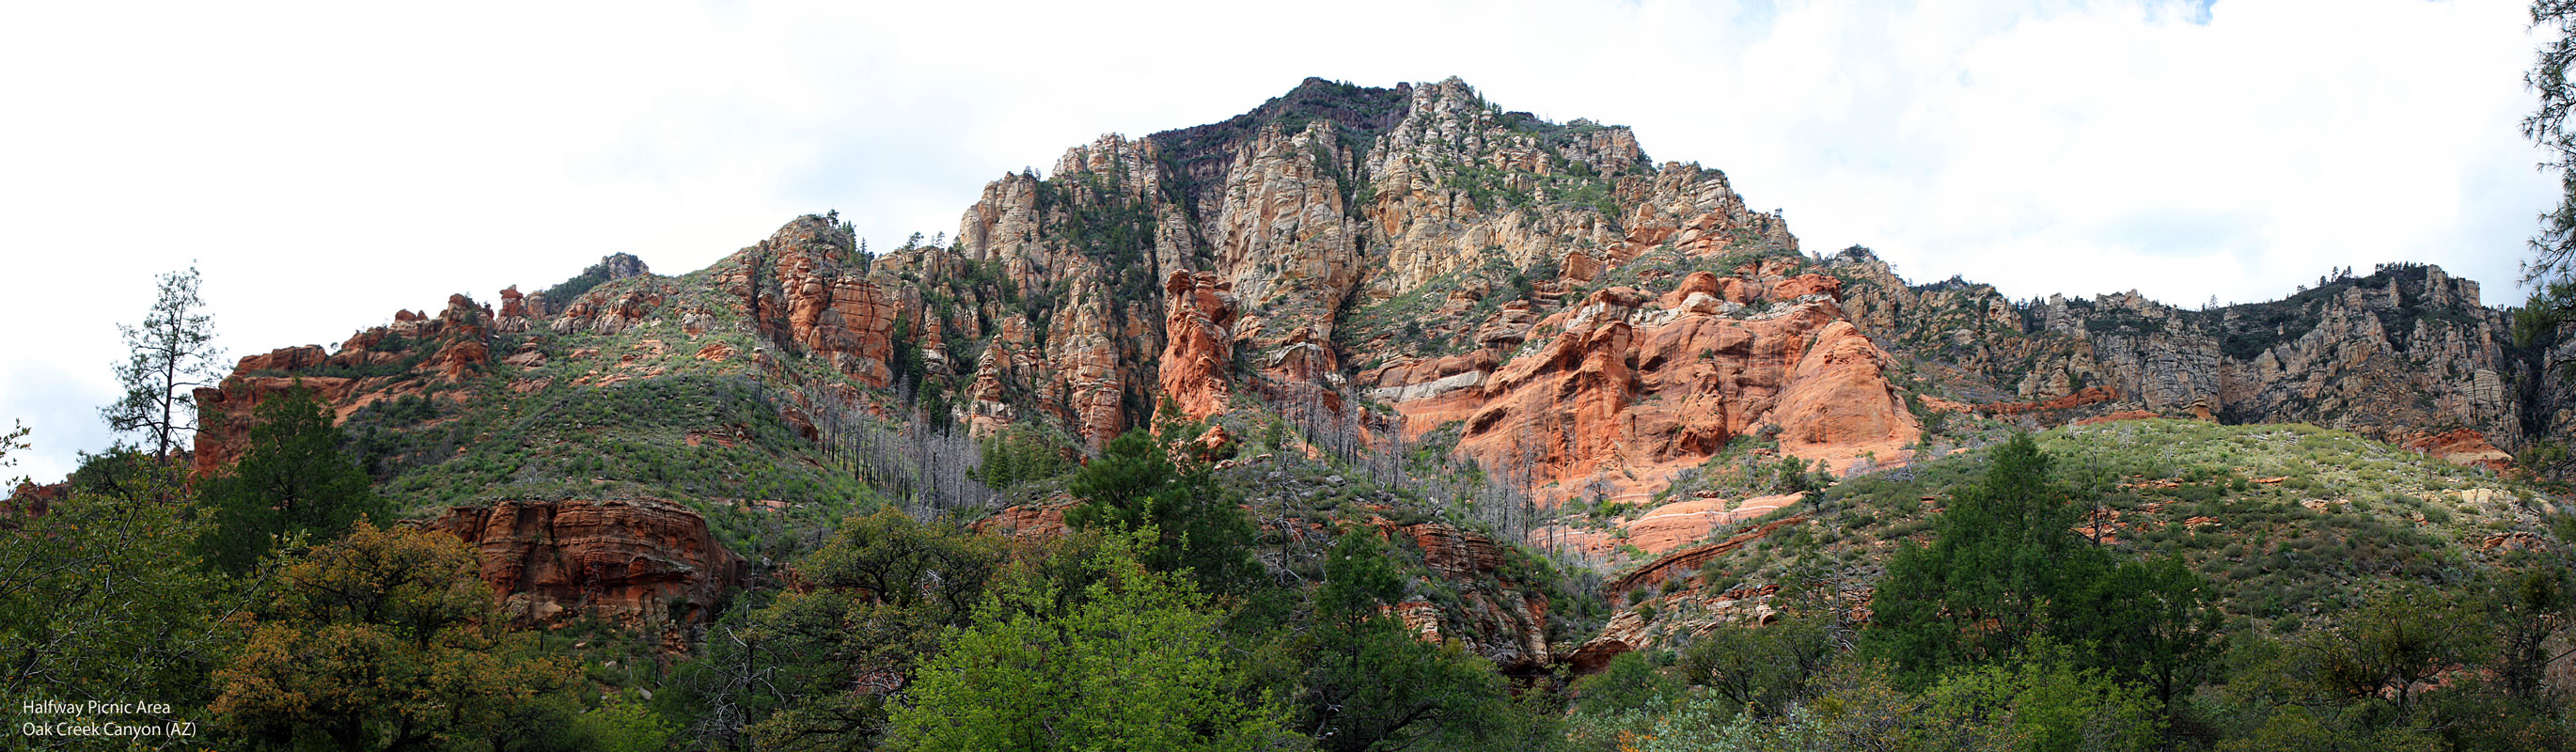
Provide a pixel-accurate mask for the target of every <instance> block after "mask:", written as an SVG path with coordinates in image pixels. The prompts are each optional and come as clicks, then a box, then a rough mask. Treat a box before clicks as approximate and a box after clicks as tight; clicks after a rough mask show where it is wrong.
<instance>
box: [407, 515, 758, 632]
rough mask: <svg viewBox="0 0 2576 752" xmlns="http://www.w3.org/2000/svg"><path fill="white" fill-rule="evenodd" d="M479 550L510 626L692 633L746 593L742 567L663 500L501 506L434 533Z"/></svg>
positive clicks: (439, 523) (450, 518)
mask: <svg viewBox="0 0 2576 752" xmlns="http://www.w3.org/2000/svg"><path fill="white" fill-rule="evenodd" d="M428 527H429V528H430V529H433V530H438V531H440V532H445V533H448V534H450V535H454V536H456V537H458V538H462V539H464V540H465V542H466V543H470V544H473V546H474V548H475V554H476V558H478V559H479V560H481V562H482V566H483V581H484V582H485V583H486V584H489V585H491V587H492V593H493V595H495V596H497V597H500V598H501V599H502V602H503V604H504V605H505V606H506V607H507V608H508V610H509V612H510V613H511V615H512V617H513V618H516V619H520V620H523V621H527V622H551V621H556V620H560V619H567V618H571V617H573V616H576V615H584V614H587V615H592V616H598V617H602V618H608V619H613V620H619V621H627V622H634V623H666V624H670V623H688V622H695V621H702V620H704V619H706V618H708V617H710V616H712V615H713V614H714V613H715V609H716V608H718V606H719V604H721V603H722V602H723V601H724V598H725V595H726V593H727V592H728V591H730V590H731V589H733V588H735V587H738V586H740V585H741V584H742V581H743V577H744V568H743V562H742V559H741V558H739V557H736V556H735V555H734V554H733V552H732V551H728V550H725V547H724V546H723V545H722V544H719V543H717V542H716V540H715V537H714V536H713V535H711V534H709V533H708V532H707V524H706V520H705V519H703V518H700V517H699V516H698V514H697V513H696V512H692V511H689V509H688V508H687V507H684V506H681V505H679V504H674V503H671V502H667V501H661V500H657V499H616V500H595V501H586V500H575V501H503V502H499V503H496V504H493V505H491V506H488V507H456V508H453V509H450V510H448V513H447V516H445V517H441V518H438V519H437V520H434V521H431V522H429V523H428Z"/></svg>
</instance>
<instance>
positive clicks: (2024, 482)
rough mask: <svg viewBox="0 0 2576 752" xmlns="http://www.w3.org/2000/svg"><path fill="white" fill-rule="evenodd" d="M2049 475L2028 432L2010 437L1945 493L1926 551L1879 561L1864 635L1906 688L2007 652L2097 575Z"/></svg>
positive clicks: (1906, 550)
mask: <svg viewBox="0 0 2576 752" xmlns="http://www.w3.org/2000/svg"><path fill="white" fill-rule="evenodd" d="M2049 467H2050V460H2049V458H2048V456H2047V455H2046V454H2042V453H2041V452H2040V451H2039V446H2038V444H2037V443H2036V442H2033V441H2032V440H2031V438H2030V436H2029V435H2028V434H2015V435H2014V436H2013V437H2012V439H2011V440H2009V441H2006V442H2004V443H2003V444H2002V445H2001V446H1999V447H1997V448H1996V449H1995V450H1994V453H1993V454H1992V455H1991V456H1990V457H1988V458H1987V467H1986V472H1985V476H1984V477H1983V478H1982V479H1981V480H1980V481H1979V482H1978V483H1977V484H1975V485H1973V486H1969V487H1965V488H1961V489H1958V490H1956V491H1955V492H1953V493H1952V494H1951V499H1950V502H1949V506H1948V508H1947V509H1946V510H1945V511H1944V512H1943V513H1942V514H1941V516H1940V520H1939V522H1938V523H1936V525H1935V528H1934V529H1935V537H1934V539H1933V541H1932V545H1931V546H1929V547H1916V546H1914V545H1912V544H1910V543H1909V544H1906V545H1905V546H1903V547H1902V548H1900V549H1898V551H1897V553H1896V556H1895V557H1894V558H1893V559H1891V560H1890V561H1889V562H1888V566H1887V576H1886V578H1885V579H1884V580H1883V581H1882V584H1881V585H1880V586H1879V590H1878V594H1877V596H1876V598H1875V600H1874V601H1873V605H1874V606H1875V610H1876V612H1877V614H1876V616H1875V628H1873V629H1871V630H1870V631H1869V632H1868V634H1867V637H1868V640H1869V643H1870V645H1871V648H1872V650H1874V651H1876V652H1877V654H1879V655H1883V656H1886V657H1889V658H1893V659H1895V660H1896V661H1897V662H1898V664H1899V666H1900V667H1901V668H1902V669H1903V670H1904V672H1905V673H1904V674H1903V675H1904V676H1905V677H1906V678H1907V679H1909V680H1910V681H1914V682H1920V681H1922V680H1924V679H1927V678H1929V677H1930V675H1931V674H1932V673H1934V672H1937V671H1938V670H1940V669H1942V668H1945V667H1949V666H1959V665H1973V664H1983V663H1991V662H1994V661H1997V660H2000V659H2001V658H2002V657H2004V656H2005V655H2008V654H2011V653H2012V652H2013V651H2015V650H2017V649H2019V648H2020V647H2021V646H2023V645H2024V644H2026V643H2027V642H2028V641H2029V640H2030V639H2031V638H2032V637H2034V636H2037V635H2039V634H2041V633H2042V632H2043V630H2044V629H2045V628H2046V626H2047V624H2048V622H2049V618H2050V617H2051V616H2052V615H2053V612H2054V611H2055V610H2057V608H2058V606H2059V605H2060V604H2059V601H2058V598H2059V596H2060V595H2061V594H2062V593H2063V592H2065V589H2066V587H2067V585H2068V584H2069V583H2086V582H2089V581H2090V580H2091V578H2092V577H2093V576H2095V574H2096V572H2098V571H2099V570H2100V564H2101V562H2100V557H2101V556H2102V554H2101V552H2100V549H2097V548H2092V547H2089V546H2085V545H2083V540H2082V539H2081V538H2079V537H2078V536H2076V534H2075V532H2074V526H2075V522H2076V519H2077V517H2078V516H2079V515H2080V514H2081V513H2082V511H2083V510H2081V509H2078V508H2076V506H2075V505H2073V504H2069V503H2067V494H2066V492H2065V491H2063V490H2061V489H2059V488H2058V487H2057V486H2056V484H2054V483H2052V482H2050V481H2049V479H2048V472H2049Z"/></svg>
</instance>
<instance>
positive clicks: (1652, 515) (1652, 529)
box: [1592, 494, 1803, 555]
mask: <svg viewBox="0 0 2576 752" xmlns="http://www.w3.org/2000/svg"><path fill="white" fill-rule="evenodd" d="M1802 496H1803V495H1802V494H1781V495H1778V496H1757V497H1754V498H1750V499H1745V500H1744V501H1743V502H1742V503H1735V502H1732V501H1728V500H1726V499H1687V500H1683V501H1676V502H1673V503H1670V504H1665V505H1663V506H1659V507H1655V508H1654V509H1653V510H1651V511H1648V512H1646V514H1645V516H1643V517H1639V518H1637V519H1635V520H1632V521H1630V522H1628V523H1626V524H1624V525H1621V527H1622V528H1624V529H1626V530H1627V531H1628V537H1627V538H1625V539H1623V540H1619V541H1616V542H1619V543H1626V544H1628V545H1632V546H1636V547H1637V548H1638V549H1640V550H1643V551H1645V552H1646V553H1647V554H1648V555H1654V554H1661V553H1663V552H1666V551H1670V550H1673V549H1675V548H1679V547H1681V546H1682V545H1683V544H1687V543H1690V542H1692V541H1696V540H1699V539H1700V538H1702V537H1706V536H1707V535H1708V534H1709V533H1710V532H1711V531H1714V530H1717V529H1718V528H1722V527H1725V526H1727V525H1732V524H1735V523H1737V522H1742V521H1744V520H1750V519H1753V518H1756V517H1760V516H1762V515H1766V514H1770V513H1771V512H1773V511H1775V510H1778V509H1779V508H1781V507H1785V506H1789V505H1791V504H1795V503H1797V502H1798V500H1799V499H1800V498H1801V497H1802ZM1607 551H1608V548H1606V547H1605V548H1604V549H1603V550H1601V551H1596V552H1592V553H1606V552H1607Z"/></svg>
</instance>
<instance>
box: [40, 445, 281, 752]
mask: <svg viewBox="0 0 2576 752" xmlns="http://www.w3.org/2000/svg"><path fill="white" fill-rule="evenodd" d="M25 435H26V433H25V429H24V428H20V429H17V430H15V431H12V432H9V433H6V434H0V466H7V465H8V464H9V460H8V459H7V456H8V455H9V454H10V453H11V452H12V451H17V450H23V449H25V448H26V447H27V444H26V443H24V442H23V441H21V439H22V438H23V437H24V436H25ZM162 480H163V481H164V482H166V481H167V478H166V476H165V477H163V478H162ZM129 491H130V493H131V494H132V495H130V496H109V495H104V494H99V493H94V492H89V491H82V490H75V491H74V492H72V493H71V494H70V495H68V496H66V497H65V498H62V499H58V500H55V501H53V502H52V503H51V504H49V505H48V507H47V509H46V511H45V513H43V514H31V513H28V512H29V511H30V510H24V509H8V508H5V507H0V697H7V698H42V699H51V700H62V701H68V702H87V701H92V700H96V701H102V702H106V701H114V702H126V701H131V700H134V699H137V698H149V699H151V700H152V701H154V702H166V703H170V704H171V705H172V706H173V711H174V712H173V714H172V716H171V717H167V718H160V719H158V720H190V719H191V716H192V715H193V714H194V713H195V711H196V710H197V709H199V708H202V707H203V706H204V703H205V702H206V701H207V700H208V699H210V695H211V691H210V688H209V687H208V686H207V684H206V671H207V669H208V668H209V667H211V666H212V665H213V663H214V661H215V660H216V656H217V655H218V654H219V653H220V652H221V650H222V649H223V646H224V636H223V634H222V631H221V630H219V629H217V628H216V627H215V624H214V622H215V620H216V619H217V618H218V616H219V615H220V614H223V613H224V612H226V611H228V610H230V608H231V607H232V605H234V603H235V601H236V599H237V598H238V593H239V591H238V590H236V589H233V588H231V587H229V586H228V584H227V583H225V582H223V581H222V580H220V579H217V578H215V577H213V576H211V575H209V574H207V573H205V571H204V569H203V567H202V566H200V564H199V562H198V559H197V556H196V553H195V550H194V547H193V545H192V544H193V543H194V542H195V540H196V537H197V534H198V532H199V531H200V530H201V529H202V528H203V527H204V525H205V522H204V521H203V519H202V518H200V517H198V516H197V515H195V514H194V512H195V510H194V509H193V505H192V504H191V503H190V502H189V501H188V500H187V498H186V497H185V495H184V494H182V493H180V492H179V489H176V488H166V487H160V488H156V487H149V486H136V487H132V488H130V489H129ZM162 498H170V499H175V500H176V501H172V502H166V503H165V502H157V501H153V500H155V499H162ZM29 720H33V719H29ZM93 720H113V721H119V722H138V721H146V720H151V719H146V718H142V717H137V716H120V717H116V718H95V719H93ZM0 733H7V734H9V735H11V736H13V737H14V736H15V734H16V732H15V731H14V730H10V731H6V732H0ZM13 741H22V742H27V743H30V744H37V746H44V745H42V744H39V743H37V742H34V741H30V740H26V739H13ZM80 741H83V740H65V744H64V745H62V746H76V745H77V744H78V743H79V742H80Z"/></svg>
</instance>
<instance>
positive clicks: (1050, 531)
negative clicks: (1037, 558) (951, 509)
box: [971, 501, 1074, 538]
mask: <svg viewBox="0 0 2576 752" xmlns="http://www.w3.org/2000/svg"><path fill="white" fill-rule="evenodd" d="M1073 506H1074V503H1073V502H1071V501H1054V502H1048V503H1043V504H1030V505H1023V506H1013V507H1003V508H1002V509H1000V510H996V511H995V512H993V515H992V516H990V517H986V518H984V519H980V520H976V521H975V524H974V525H972V526H971V527H973V528H974V530H975V532H979V533H991V534H994V535H1000V536H1005V537H1022V536H1029V537H1038V538H1052V537H1055V536H1059V535H1063V534H1065V532H1066V531H1067V530H1069V529H1070V528H1067V527H1065V524H1064V513H1065V510H1068V509H1072V508H1073Z"/></svg>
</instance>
